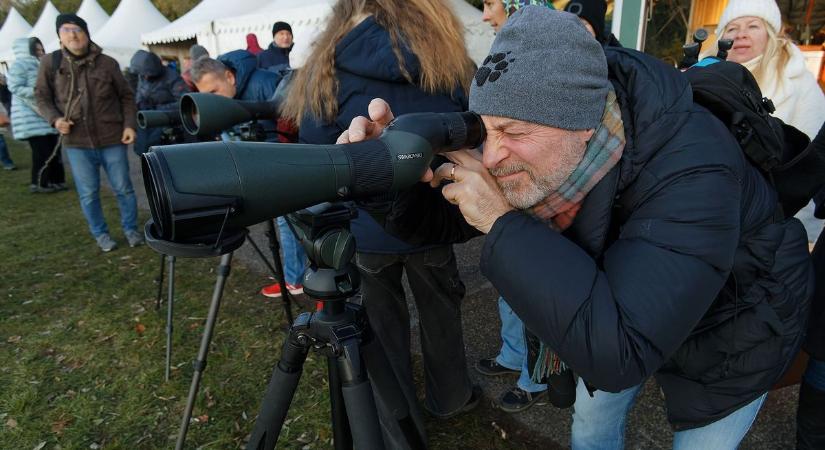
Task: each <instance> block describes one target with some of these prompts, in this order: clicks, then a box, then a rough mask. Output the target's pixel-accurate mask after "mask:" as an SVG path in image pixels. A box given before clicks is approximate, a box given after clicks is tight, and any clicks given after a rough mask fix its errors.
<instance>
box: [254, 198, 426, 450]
mask: <svg viewBox="0 0 825 450" xmlns="http://www.w3.org/2000/svg"><path fill="white" fill-rule="evenodd" d="M352 217H354V210H352V209H350V208H346V207H343V206H340V205H330V204H324V205H320V206H319V207H314V208H312V209H308V210H302V211H300V212H298V213H294V214H290V215H288V216H287V220H288V221H289V222H290V225H291V226H293V227H294V229H295V231H296V234H297V235H298V236H299V238H300V240H301V243H302V244H303V245H304V249H305V250H306V251H307V256H308V257H309V260H310V269H308V270H307V273H306V274H305V275H304V292H305V293H307V294H308V295H310V297H312V298H315V299H318V300H319V301H321V302H322V303H323V308H322V310H321V311H319V312H316V313H303V314H301V315H299V316H298V318H297V319H296V321H295V322H294V323H293V325H292V327H291V328H290V332H289V336H288V337H287V339H286V341H285V342H284V346H283V350H282V353H281V358H280V360H279V361H278V363H277V364H276V366H275V368H274V369H273V371H272V377H271V379H270V381H269V386H268V387H267V390H266V394H265V396H264V398H263V400H262V402H261V410H260V413H259V414H258V420H257V421H256V423H255V428H254V430H253V431H252V436H251V439H250V440H249V443H248V444H247V447H246V448H247V450H271V449H274V448H275V444H276V443H277V441H278V436H279V435H280V432H281V428H282V426H283V424H284V419H286V415H287V411H288V410H289V406H290V403H291V402H292V398H293V396H294V394H295V390H296V388H297V387H298V382H299V380H300V377H301V372H302V370H303V364H304V362H305V360H306V357H307V354H308V353H309V350H310V349H314V350H315V351H317V352H319V353H321V354H323V355H324V356H326V357H327V368H328V371H329V389H330V407H331V413H332V428H333V439H334V445H335V449H336V450H341V449H351V448H356V449H381V448H384V441H383V437H382V434H381V427H380V425H379V422H378V413H377V410H376V403H375V399H374V398H373V394H372V387H371V385H370V379H371V380H372V382H373V383H374V384H375V385H376V386H377V387H378V388H379V392H380V393H381V397H382V403H383V405H384V407H385V409H386V411H389V413H390V415H391V416H392V420H395V421H397V423H398V426H399V428H400V429H401V430H402V433H403V435H404V436H403V437H404V438H405V439H406V441H407V443H408V444H409V446H410V447H411V448H414V449H418V448H425V447H426V445H425V443H424V437H423V435H422V434H421V433H420V432H419V431H418V430H417V429H416V427H415V424H414V423H413V420H412V417H411V416H410V413H409V408H408V405H407V401H406V399H405V398H404V396H403V394H402V393H401V389H400V387H399V385H398V380H397V379H396V378H395V375H394V373H393V371H392V368H391V366H390V363H389V360H388V359H387V356H386V354H385V353H384V350H383V348H382V347H381V344H380V343H379V342H377V341H376V340H374V339H372V338H371V333H370V328H369V324H368V322H367V318H366V314H365V312H364V310H363V308H362V307H361V306H359V305H355V304H352V303H347V302H346V299H347V298H349V297H351V296H353V295H354V294H355V293H357V291H358V287H359V278H358V270H357V269H356V268H355V266H354V264H352V262H351V261H352V258H353V256H354V254H355V240H354V238H353V237H352V235H351V234H350V232H349V229H348V227H349V220H350V218H352ZM367 373H369V378H368V377H367Z"/></svg>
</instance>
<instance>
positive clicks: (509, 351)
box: [496, 297, 547, 392]
mask: <svg viewBox="0 0 825 450" xmlns="http://www.w3.org/2000/svg"><path fill="white" fill-rule="evenodd" d="M498 314H499V316H501V351H499V353H498V356H496V362H497V363H499V365H502V366H504V367H506V368H508V369H513V370H519V369H521V375H519V377H518V382H517V383H516V386H518V388H519V389H521V390H523V391H527V392H541V391H546V390H547V385H545V384H538V383H534V382H533V380H531V379H530V369H529V368H528V367H527V343H525V341H524V323H522V321H521V319H519V318H518V316H517V315H516V313H514V312H513V310H512V309H510V305H508V304H507V302H506V301H504V298H502V297H499V298H498Z"/></svg>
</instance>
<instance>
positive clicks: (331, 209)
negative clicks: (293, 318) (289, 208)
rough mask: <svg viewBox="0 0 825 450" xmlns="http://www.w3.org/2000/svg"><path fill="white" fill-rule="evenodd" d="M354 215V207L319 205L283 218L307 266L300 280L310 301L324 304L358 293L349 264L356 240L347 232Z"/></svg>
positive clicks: (356, 279)
mask: <svg viewBox="0 0 825 450" xmlns="http://www.w3.org/2000/svg"><path fill="white" fill-rule="evenodd" d="M357 215H358V212H357V211H356V210H355V208H354V207H352V206H348V205H344V204H341V203H321V204H319V205H315V206H311V207H309V208H305V209H302V210H300V211H296V212H294V213H291V214H287V215H286V219H287V222H288V223H289V225H290V227H291V228H292V229H293V230H294V231H295V234H296V235H297V236H298V240H299V241H300V242H301V245H302V246H303V247H304V250H305V251H306V254H307V258H308V259H309V262H310V265H309V269H307V271H306V273H305V274H304V279H303V285H304V292H305V293H306V294H308V295H309V296H310V297H312V298H314V299H318V300H320V301H322V302H325V303H326V302H331V301H336V300H346V299H347V298H349V297H352V296H353V295H355V293H357V292H358V288H359V286H360V278H359V277H358V270H357V269H356V267H355V265H354V264H353V263H352V259H353V257H354V256H355V238H354V237H353V235H352V233H351V232H350V229H349V222H350V220H352V219H354V218H355V217H356V216H357Z"/></svg>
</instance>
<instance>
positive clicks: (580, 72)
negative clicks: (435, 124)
mask: <svg viewBox="0 0 825 450" xmlns="http://www.w3.org/2000/svg"><path fill="white" fill-rule="evenodd" d="M609 85H610V81H608V79H607V60H606V59H605V56H604V50H603V49H602V47H601V45H600V44H599V43H598V42H597V41H596V39H594V38H593V36H592V35H591V34H590V33H589V32H588V31H587V29H585V28H584V25H582V24H581V21H580V20H579V18H578V17H576V16H575V15H573V14H570V13H566V12H561V11H555V10H552V9H549V8H546V7H543V6H526V7H524V8H522V9H520V10H519V11H517V12H516V13H515V14H513V15H512V16H510V18H509V19H508V20H507V23H506V24H505V25H504V27H503V28H502V29H501V32H500V33H499V34H498V36H496V40H495V41H494V42H493V47H492V48H491V49H490V55H489V56H487V58H486V59H485V60H484V64H482V66H481V67H479V69H478V71H477V72H476V75H475V78H474V79H473V82H472V84H471V87H470V110H471V111H475V112H476V113H478V114H483V115H490V116H501V117H508V118H511V119H517V120H523V121H526V122H533V123H538V124H541V125H548V126H551V127H554V128H562V129H566V130H587V129H591V128H596V127H597V126H598V124H599V123H600V122H601V118H602V113H603V112H604V105H605V98H606V97H607V91H608V87H609Z"/></svg>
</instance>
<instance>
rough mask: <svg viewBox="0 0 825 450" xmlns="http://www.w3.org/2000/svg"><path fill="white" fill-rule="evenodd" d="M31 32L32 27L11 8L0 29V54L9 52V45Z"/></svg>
mask: <svg viewBox="0 0 825 450" xmlns="http://www.w3.org/2000/svg"><path fill="white" fill-rule="evenodd" d="M31 30H32V26H31V25H29V23H28V22H26V19H24V18H23V16H21V15H20V13H19V12H17V9H15V8H14V7H13V6H12V8H11V9H10V10H9V15H8V16H7V17H6V22H5V23H3V27H2V28H0V53H4V52H5V51H7V50H11V43H12V42H14V40H15V39H17V38H21V37H25V36H26V35H27V34H29V31H31Z"/></svg>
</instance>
